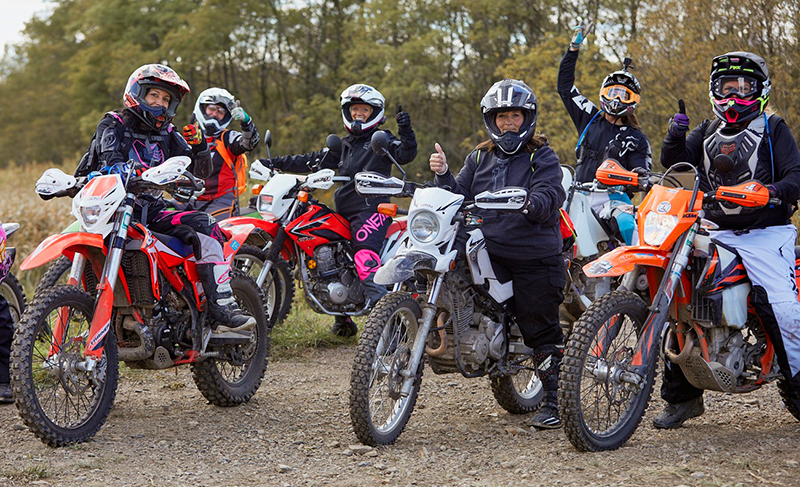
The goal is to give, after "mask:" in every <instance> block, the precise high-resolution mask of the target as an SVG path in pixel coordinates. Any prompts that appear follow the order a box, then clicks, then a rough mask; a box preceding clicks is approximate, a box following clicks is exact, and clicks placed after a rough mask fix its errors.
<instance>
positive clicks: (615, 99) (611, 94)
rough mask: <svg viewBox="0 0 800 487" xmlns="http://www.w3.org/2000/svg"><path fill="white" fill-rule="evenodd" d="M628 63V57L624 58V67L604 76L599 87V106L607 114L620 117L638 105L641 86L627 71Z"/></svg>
mask: <svg viewBox="0 0 800 487" xmlns="http://www.w3.org/2000/svg"><path fill="white" fill-rule="evenodd" d="M629 65H630V59H628V58H626V59H625V67H624V68H623V69H622V70H621V71H614V72H613V73H611V74H609V75H608V76H606V78H605V79H604V80H603V84H602V86H601V87H600V108H601V109H602V110H603V111H604V112H606V113H607V114H609V115H612V116H615V117H622V116H624V115H627V114H629V113H632V112H633V111H634V110H636V108H637V107H638V106H639V99H640V95H641V93H642V86H641V85H640V84H639V80H638V79H636V76H634V75H633V74H632V73H630V72H628V66H629Z"/></svg>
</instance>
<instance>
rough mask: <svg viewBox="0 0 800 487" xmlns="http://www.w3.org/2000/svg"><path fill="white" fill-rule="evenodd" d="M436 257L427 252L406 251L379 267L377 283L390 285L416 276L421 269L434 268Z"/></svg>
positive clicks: (375, 279) (376, 276) (376, 275)
mask: <svg viewBox="0 0 800 487" xmlns="http://www.w3.org/2000/svg"><path fill="white" fill-rule="evenodd" d="M435 268H436V257H434V256H432V255H430V254H426V253H425V252H406V253H403V254H400V255H395V256H394V257H392V258H391V259H389V260H388V261H387V262H386V263H385V264H383V265H382V266H381V268H380V269H378V272H376V273H375V277H374V278H373V279H374V281H375V284H380V285H382V286H388V285H391V284H396V283H398V282H403V281H405V280H407V279H410V278H412V277H414V273H415V272H416V271H419V270H431V271H432V270H434V269H435Z"/></svg>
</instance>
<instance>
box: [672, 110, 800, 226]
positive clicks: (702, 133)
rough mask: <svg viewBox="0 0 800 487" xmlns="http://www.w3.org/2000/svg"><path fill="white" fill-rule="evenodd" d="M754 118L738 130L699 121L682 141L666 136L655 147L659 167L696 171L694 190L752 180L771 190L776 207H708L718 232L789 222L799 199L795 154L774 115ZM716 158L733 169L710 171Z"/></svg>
mask: <svg viewBox="0 0 800 487" xmlns="http://www.w3.org/2000/svg"><path fill="white" fill-rule="evenodd" d="M766 118H767V117H765V116H764V117H758V118H755V119H753V120H751V121H750V122H749V123H748V124H747V125H746V126H744V127H731V126H729V125H728V124H726V123H725V122H721V121H717V120H714V121H713V122H712V121H710V120H704V121H703V122H702V123H701V124H700V126H698V127H696V128H695V129H694V130H692V131H691V132H690V133H689V134H688V135H687V136H686V137H674V136H672V135H670V134H669V132H667V137H666V138H665V139H664V144H663V146H662V149H661V164H662V165H663V166H664V167H670V166H672V165H673V164H675V163H677V162H679V161H685V162H689V163H690V164H692V165H694V166H695V167H698V168H699V169H700V190H701V191H704V192H708V191H713V190H714V189H716V188H717V187H719V186H720V185H736V184H739V183H742V182H744V181H747V180H750V179H755V180H758V181H760V182H761V183H762V184H766V185H770V186H772V187H773V188H774V192H775V196H776V197H777V198H779V199H780V200H781V201H782V204H780V205H776V206H767V207H763V208H751V209H742V208H740V207H735V206H729V207H728V206H721V205H719V204H715V205H714V206H713V207H710V208H708V210H709V213H708V216H707V217H708V219H709V220H711V221H713V222H714V223H716V224H717V225H719V226H720V228H722V229H730V230H745V229H751V228H766V227H770V226H774V225H785V224H787V223H789V221H790V218H791V216H792V214H793V213H794V211H795V209H796V202H797V199H798V198H800V151H798V148H797V143H796V142H795V140H794V137H793V136H792V133H791V132H790V131H789V128H788V127H787V126H786V123H785V122H784V121H783V120H781V119H780V118H779V117H776V116H772V117H769V120H768V121H766V120H765V119H766ZM719 154H725V155H727V156H729V157H731V159H733V163H734V165H733V170H732V171H731V172H729V173H727V174H720V173H719V172H717V171H716V170H715V169H714V167H713V160H714V158H715V157H717V156H718V155H719Z"/></svg>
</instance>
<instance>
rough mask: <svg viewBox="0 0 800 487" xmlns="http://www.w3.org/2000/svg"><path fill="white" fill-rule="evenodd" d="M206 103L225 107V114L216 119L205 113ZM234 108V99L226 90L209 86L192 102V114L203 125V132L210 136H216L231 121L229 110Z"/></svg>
mask: <svg viewBox="0 0 800 487" xmlns="http://www.w3.org/2000/svg"><path fill="white" fill-rule="evenodd" d="M208 105H219V106H221V107H223V108H224V109H225V116H224V117H222V120H217V119H216V118H214V117H210V116H208V115H207V114H206V107H207V106H208ZM234 108H236V100H235V99H234V97H233V95H231V94H230V92H229V91H228V90H225V89H222V88H209V89H207V90H205V91H203V92H202V93H200V96H198V97H197V101H196V102H195V104H194V111H193V112H192V113H194V116H195V117H197V121H198V122H199V123H200V126H201V127H203V133H205V134H206V135H207V136H210V137H216V136H217V135H219V134H220V133H222V131H223V130H225V128H226V127H227V126H228V124H230V123H231V111H233V109H234Z"/></svg>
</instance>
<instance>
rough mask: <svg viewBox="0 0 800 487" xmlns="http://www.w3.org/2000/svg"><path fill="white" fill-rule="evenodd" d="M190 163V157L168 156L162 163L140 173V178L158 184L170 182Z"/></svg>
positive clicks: (181, 174) (183, 171) (180, 174)
mask: <svg viewBox="0 0 800 487" xmlns="http://www.w3.org/2000/svg"><path fill="white" fill-rule="evenodd" d="M191 163H192V159H191V158H189V157H188V156H175V157H170V158H169V159H167V160H166V161H164V163H163V164H160V165H158V166H156V167H151V168H150V169H148V170H146V171H145V172H144V173H142V179H144V180H145V181H147V182H150V183H154V184H158V185H162V184H168V183H172V182H174V181H176V180H178V179H179V178H180V177H181V176H183V173H185V172H186V169H187V168H188V167H189V165H190V164H191Z"/></svg>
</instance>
